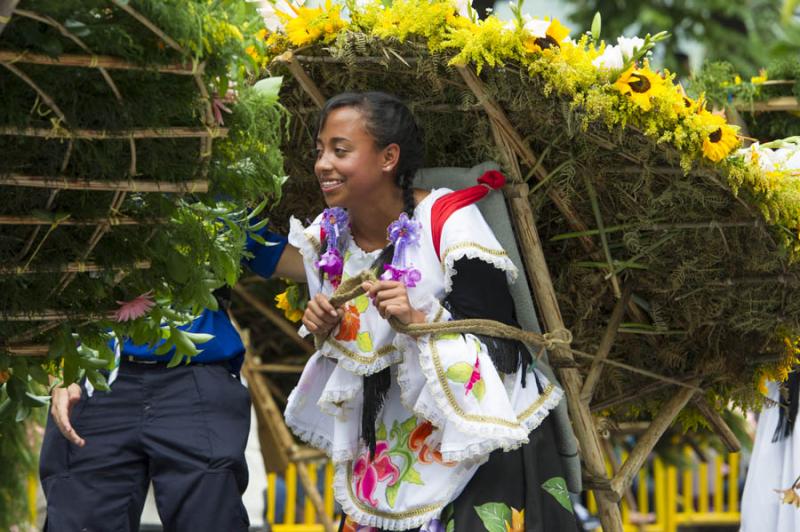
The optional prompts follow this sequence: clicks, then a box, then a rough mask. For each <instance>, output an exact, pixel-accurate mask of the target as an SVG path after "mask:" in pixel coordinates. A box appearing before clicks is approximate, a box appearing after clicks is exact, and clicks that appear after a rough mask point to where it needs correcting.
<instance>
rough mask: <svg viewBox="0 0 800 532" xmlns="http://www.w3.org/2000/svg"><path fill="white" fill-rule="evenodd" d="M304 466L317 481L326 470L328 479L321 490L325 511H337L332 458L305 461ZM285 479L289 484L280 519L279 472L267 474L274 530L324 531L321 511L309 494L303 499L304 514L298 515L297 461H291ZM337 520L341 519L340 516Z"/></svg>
mask: <svg viewBox="0 0 800 532" xmlns="http://www.w3.org/2000/svg"><path fill="white" fill-rule="evenodd" d="M300 467H305V468H307V470H308V474H309V476H310V477H311V481H312V482H313V483H314V484H317V481H318V479H319V474H320V472H321V473H322V474H323V479H324V482H323V484H322V491H321V494H322V500H323V505H324V507H325V513H326V514H327V515H333V512H334V499H333V464H332V463H330V462H328V463H326V464H324V465H318V464H303V465H302V466H300ZM320 470H321V471H320ZM283 481H284V487H285V490H284V493H285V496H284V504H283V508H282V510H283V519H282V520H281V522H280V523H279V522H277V519H276V518H277V516H278V515H279V513H278V511H277V510H278V508H277V503H278V501H277V500H276V497H277V492H278V490H277V486H278V475H276V474H275V473H270V474H269V475H267V522H268V523H269V524H270V525H271V526H272V530H273V531H274V532H324V529H323V527H322V525H321V524H319V523H318V522H317V512H316V510H315V509H314V506H313V505H312V504H311V501H310V500H309V498H308V497H305V500H304V503H303V511H302V514H303V515H302V516H299V517H298V515H297V500H298V484H297V466H296V465H295V464H289V467H288V468H287V469H286V472H285V474H284V475H283ZM301 489H302V488H301ZM336 522H337V523H338V519H337V520H336Z"/></svg>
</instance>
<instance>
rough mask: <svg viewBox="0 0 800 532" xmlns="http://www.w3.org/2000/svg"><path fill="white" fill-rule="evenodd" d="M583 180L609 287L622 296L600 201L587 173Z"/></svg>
mask: <svg viewBox="0 0 800 532" xmlns="http://www.w3.org/2000/svg"><path fill="white" fill-rule="evenodd" d="M583 182H584V184H585V185H586V191H587V192H588V194H589V202H590V203H591V204H592V213H593V214H594V221H595V223H596V224H597V230H598V231H599V234H600V242H601V244H602V249H603V255H604V256H605V259H606V264H607V265H608V273H609V275H610V276H611V287H612V288H613V290H614V297H616V298H617V299H619V298H621V297H622V291H621V290H620V286H619V277H617V271H616V269H615V268H614V258H613V257H612V256H611V249H610V248H609V247H608V238H607V236H606V229H605V227H606V226H605V222H604V221H603V214H602V213H601V212H600V202H599V201H598V199H597V191H596V190H595V189H594V185H593V184H592V179H591V178H590V177H589V174H588V173H584V174H583Z"/></svg>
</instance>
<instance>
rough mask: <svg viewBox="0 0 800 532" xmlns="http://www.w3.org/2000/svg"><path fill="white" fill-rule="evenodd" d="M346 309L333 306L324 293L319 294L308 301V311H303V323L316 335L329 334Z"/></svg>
mask: <svg viewBox="0 0 800 532" xmlns="http://www.w3.org/2000/svg"><path fill="white" fill-rule="evenodd" d="M342 316H344V309H341V308H340V309H336V308H333V305H331V303H330V301H329V300H328V298H327V297H325V295H323V294H317V295H315V296H314V298H313V299H310V300H309V301H308V305H307V306H306V311H305V312H304V313H303V325H305V326H306V329H308V331H309V332H310V333H312V334H313V335H315V336H323V337H324V336H327V335H328V333H330V332H331V330H332V329H333V328H334V327H336V325H337V324H338V323H339V321H341V319H342Z"/></svg>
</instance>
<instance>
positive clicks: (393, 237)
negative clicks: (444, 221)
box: [381, 213, 422, 287]
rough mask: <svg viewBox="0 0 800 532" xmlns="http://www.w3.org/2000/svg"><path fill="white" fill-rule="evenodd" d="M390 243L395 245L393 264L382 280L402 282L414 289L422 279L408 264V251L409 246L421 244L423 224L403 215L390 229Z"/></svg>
mask: <svg viewBox="0 0 800 532" xmlns="http://www.w3.org/2000/svg"><path fill="white" fill-rule="evenodd" d="M387 231H388V233H389V243H391V244H393V245H394V255H393V256H392V263H391V264H387V265H386V266H385V270H386V271H384V272H383V275H381V279H383V280H385V281H400V282H402V283H403V284H405V285H406V286H408V287H414V286H416V285H417V283H418V282H419V281H420V280H421V279H422V274H421V273H420V271H419V270H418V269H416V268H414V267H413V265H411V264H408V263H407V262H406V250H407V249H408V247H409V246H415V245H418V244H419V236H420V233H421V231H422V224H420V223H419V222H418V221H416V220H413V219H411V218H409V217H408V214H406V213H402V214H401V215H400V217H399V218H398V219H397V220H395V221H394V222H392V223H391V224H390V225H389V228H388V230H387Z"/></svg>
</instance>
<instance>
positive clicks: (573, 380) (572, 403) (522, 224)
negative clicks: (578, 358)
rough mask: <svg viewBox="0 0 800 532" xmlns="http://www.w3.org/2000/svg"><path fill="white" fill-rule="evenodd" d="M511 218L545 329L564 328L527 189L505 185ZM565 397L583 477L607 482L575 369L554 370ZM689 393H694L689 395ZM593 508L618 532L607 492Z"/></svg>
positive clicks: (558, 355) (560, 354) (559, 352)
mask: <svg viewBox="0 0 800 532" xmlns="http://www.w3.org/2000/svg"><path fill="white" fill-rule="evenodd" d="M506 190H507V193H508V198H509V204H510V207H511V212H512V217H511V219H512V220H513V221H514V223H515V225H516V235H517V239H518V242H519V245H520V251H521V252H522V257H523V260H524V261H525V266H526V271H527V273H528V277H529V282H530V284H531V290H532V291H533V294H534V296H535V298H536V301H537V303H538V307H539V309H540V310H541V314H542V315H541V318H542V320H543V322H544V325H545V328H546V329H547V330H550V331H556V330H561V329H563V328H564V320H563V318H562V317H561V311H560V310H559V308H558V300H557V298H556V293H555V289H554V288H553V282H552V280H551V278H550V272H549V270H548V268H547V262H546V260H545V258H544V252H543V250H542V244H541V240H540V239H539V235H538V233H537V231H536V222H535V220H534V218H533V213H532V212H531V207H530V204H529V203H528V186H527V185H524V184H521V185H506ZM551 354H552V355H554V358H555V360H567V361H572V360H573V358H572V354H571V353H570V351H569V349H565V348H562V347H560V346H556V347H555V348H554V349H553V351H552V353H551ZM557 372H558V376H559V378H560V380H561V383H562V385H563V386H564V390H565V392H566V397H567V405H568V408H569V413H570V419H571V420H572V426H573V429H574V430H575V436H576V437H577V439H578V442H579V444H580V450H581V457H582V458H583V462H584V465H585V468H586V470H587V473H588V474H589V475H590V476H591V477H593V478H597V479H605V478H608V477H607V474H606V468H605V460H604V458H603V451H602V448H601V446H600V440H599V438H598V435H597V430H596V429H595V424H594V419H593V418H592V415H591V414H590V412H589V408H588V407H587V406H586V405H585V404H584V403H583V402H582V401H581V400H580V396H581V388H582V385H583V379H582V378H581V375H580V372H579V371H578V369H577V368H560V369H558V370H557ZM692 393H694V392H693V391H692ZM596 497H597V504H598V507H599V511H600V521H601V523H602V524H603V530H604V531H605V532H622V516H621V515H620V509H619V506H618V505H617V500H616V499H615V498H614V497H613V494H612V493H611V492H608V491H597V492H596Z"/></svg>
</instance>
